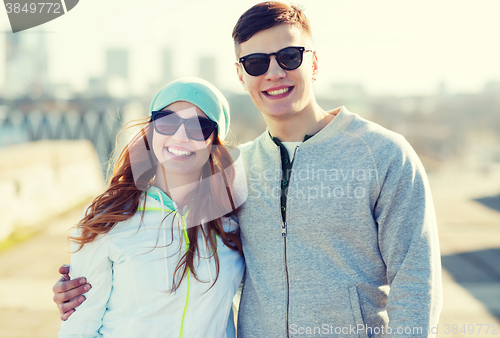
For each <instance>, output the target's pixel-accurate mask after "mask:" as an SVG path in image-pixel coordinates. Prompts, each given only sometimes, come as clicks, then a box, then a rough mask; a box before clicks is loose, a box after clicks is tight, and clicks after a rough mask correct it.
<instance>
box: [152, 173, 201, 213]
mask: <svg viewBox="0 0 500 338" xmlns="http://www.w3.org/2000/svg"><path fill="white" fill-rule="evenodd" d="M200 174H201V173H200ZM199 177H200V175H196V177H195V176H194V175H175V174H171V173H168V175H167V174H166V172H165V170H164V169H163V166H162V165H161V164H159V165H158V166H157V168H156V177H155V181H154V183H153V185H154V186H155V187H157V188H159V189H160V190H162V191H163V192H165V193H166V194H167V195H168V197H170V199H172V201H174V202H175V203H177V205H185V204H186V203H187V202H188V201H187V196H188V195H189V194H190V193H191V192H192V191H194V190H195V189H196V187H197V186H198V184H199Z"/></svg>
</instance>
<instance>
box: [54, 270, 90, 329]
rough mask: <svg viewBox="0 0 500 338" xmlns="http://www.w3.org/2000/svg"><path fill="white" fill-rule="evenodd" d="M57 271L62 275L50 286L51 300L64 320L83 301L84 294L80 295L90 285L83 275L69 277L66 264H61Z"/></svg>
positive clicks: (88, 288)
mask: <svg viewBox="0 0 500 338" xmlns="http://www.w3.org/2000/svg"><path fill="white" fill-rule="evenodd" d="M59 273H60V274H61V275H62V276H61V278H60V279H59V280H58V281H57V283H56V284H54V286H53V287H52V291H53V292H54V298H53V300H54V303H56V304H57V307H58V308H59V312H61V320H66V319H68V318H69V316H71V314H72V313H73V312H75V308H76V307H77V306H79V305H80V304H81V303H83V302H84V301H85V296H82V295H83V294H84V293H85V292H87V291H89V290H90V288H91V285H90V284H88V283H87V279H86V278H84V277H82V278H77V279H70V277H69V266H68V265H63V266H61V267H60V268H59Z"/></svg>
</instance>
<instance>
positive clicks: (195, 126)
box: [151, 110, 217, 141]
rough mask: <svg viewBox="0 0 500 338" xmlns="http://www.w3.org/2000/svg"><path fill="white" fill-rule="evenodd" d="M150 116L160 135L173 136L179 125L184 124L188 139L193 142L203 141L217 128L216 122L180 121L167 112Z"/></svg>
mask: <svg viewBox="0 0 500 338" xmlns="http://www.w3.org/2000/svg"><path fill="white" fill-rule="evenodd" d="M151 114H152V117H153V125H154V128H155V130H156V132H157V133H158V134H162V135H174V134H175V133H176V132H177V130H178V129H179V127H180V126H181V124H184V129H185V130H186V135H187V137H188V138H190V139H191V140H195V141H205V140H206V139H208V138H209V137H210V135H212V132H213V131H214V129H215V128H216V127H217V122H214V121H212V120H210V119H207V118H204V117H194V118H192V119H182V118H180V117H179V116H177V115H176V114H175V113H174V112H172V111H168V110H166V111H165V110H164V111H153V112H152V113H151Z"/></svg>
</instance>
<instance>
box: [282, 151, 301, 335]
mask: <svg viewBox="0 0 500 338" xmlns="http://www.w3.org/2000/svg"><path fill="white" fill-rule="evenodd" d="M297 149H299V146H297V147H295V150H294V152H293V159H295V155H296V154H297ZM287 152H288V150H287ZM290 162H291V164H292V167H293V160H292V161H290ZM292 167H290V169H289V170H290V172H289V175H287V176H288V177H287V180H288V183H287V184H288V189H290V178H291V177H292V172H291V170H292ZM287 200H288V198H287ZM287 202H288V201H287ZM287 204H288V203H287ZM284 216H285V217H284V219H283V222H282V224H281V236H282V237H283V245H284V258H285V276H286V336H287V338H288V337H290V332H289V327H290V326H289V322H288V320H289V318H288V317H289V314H290V278H289V276H288V263H287V257H286V234H287V223H286V209H285V212H284Z"/></svg>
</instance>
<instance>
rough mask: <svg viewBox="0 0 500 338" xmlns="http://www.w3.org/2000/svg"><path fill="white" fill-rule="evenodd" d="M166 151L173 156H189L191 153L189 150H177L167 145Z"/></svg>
mask: <svg viewBox="0 0 500 338" xmlns="http://www.w3.org/2000/svg"><path fill="white" fill-rule="evenodd" d="M167 151H168V152H169V153H171V154H174V155H175V156H189V155H191V154H193V153H192V152H190V151H185V150H177V149H174V148H170V147H167Z"/></svg>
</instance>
